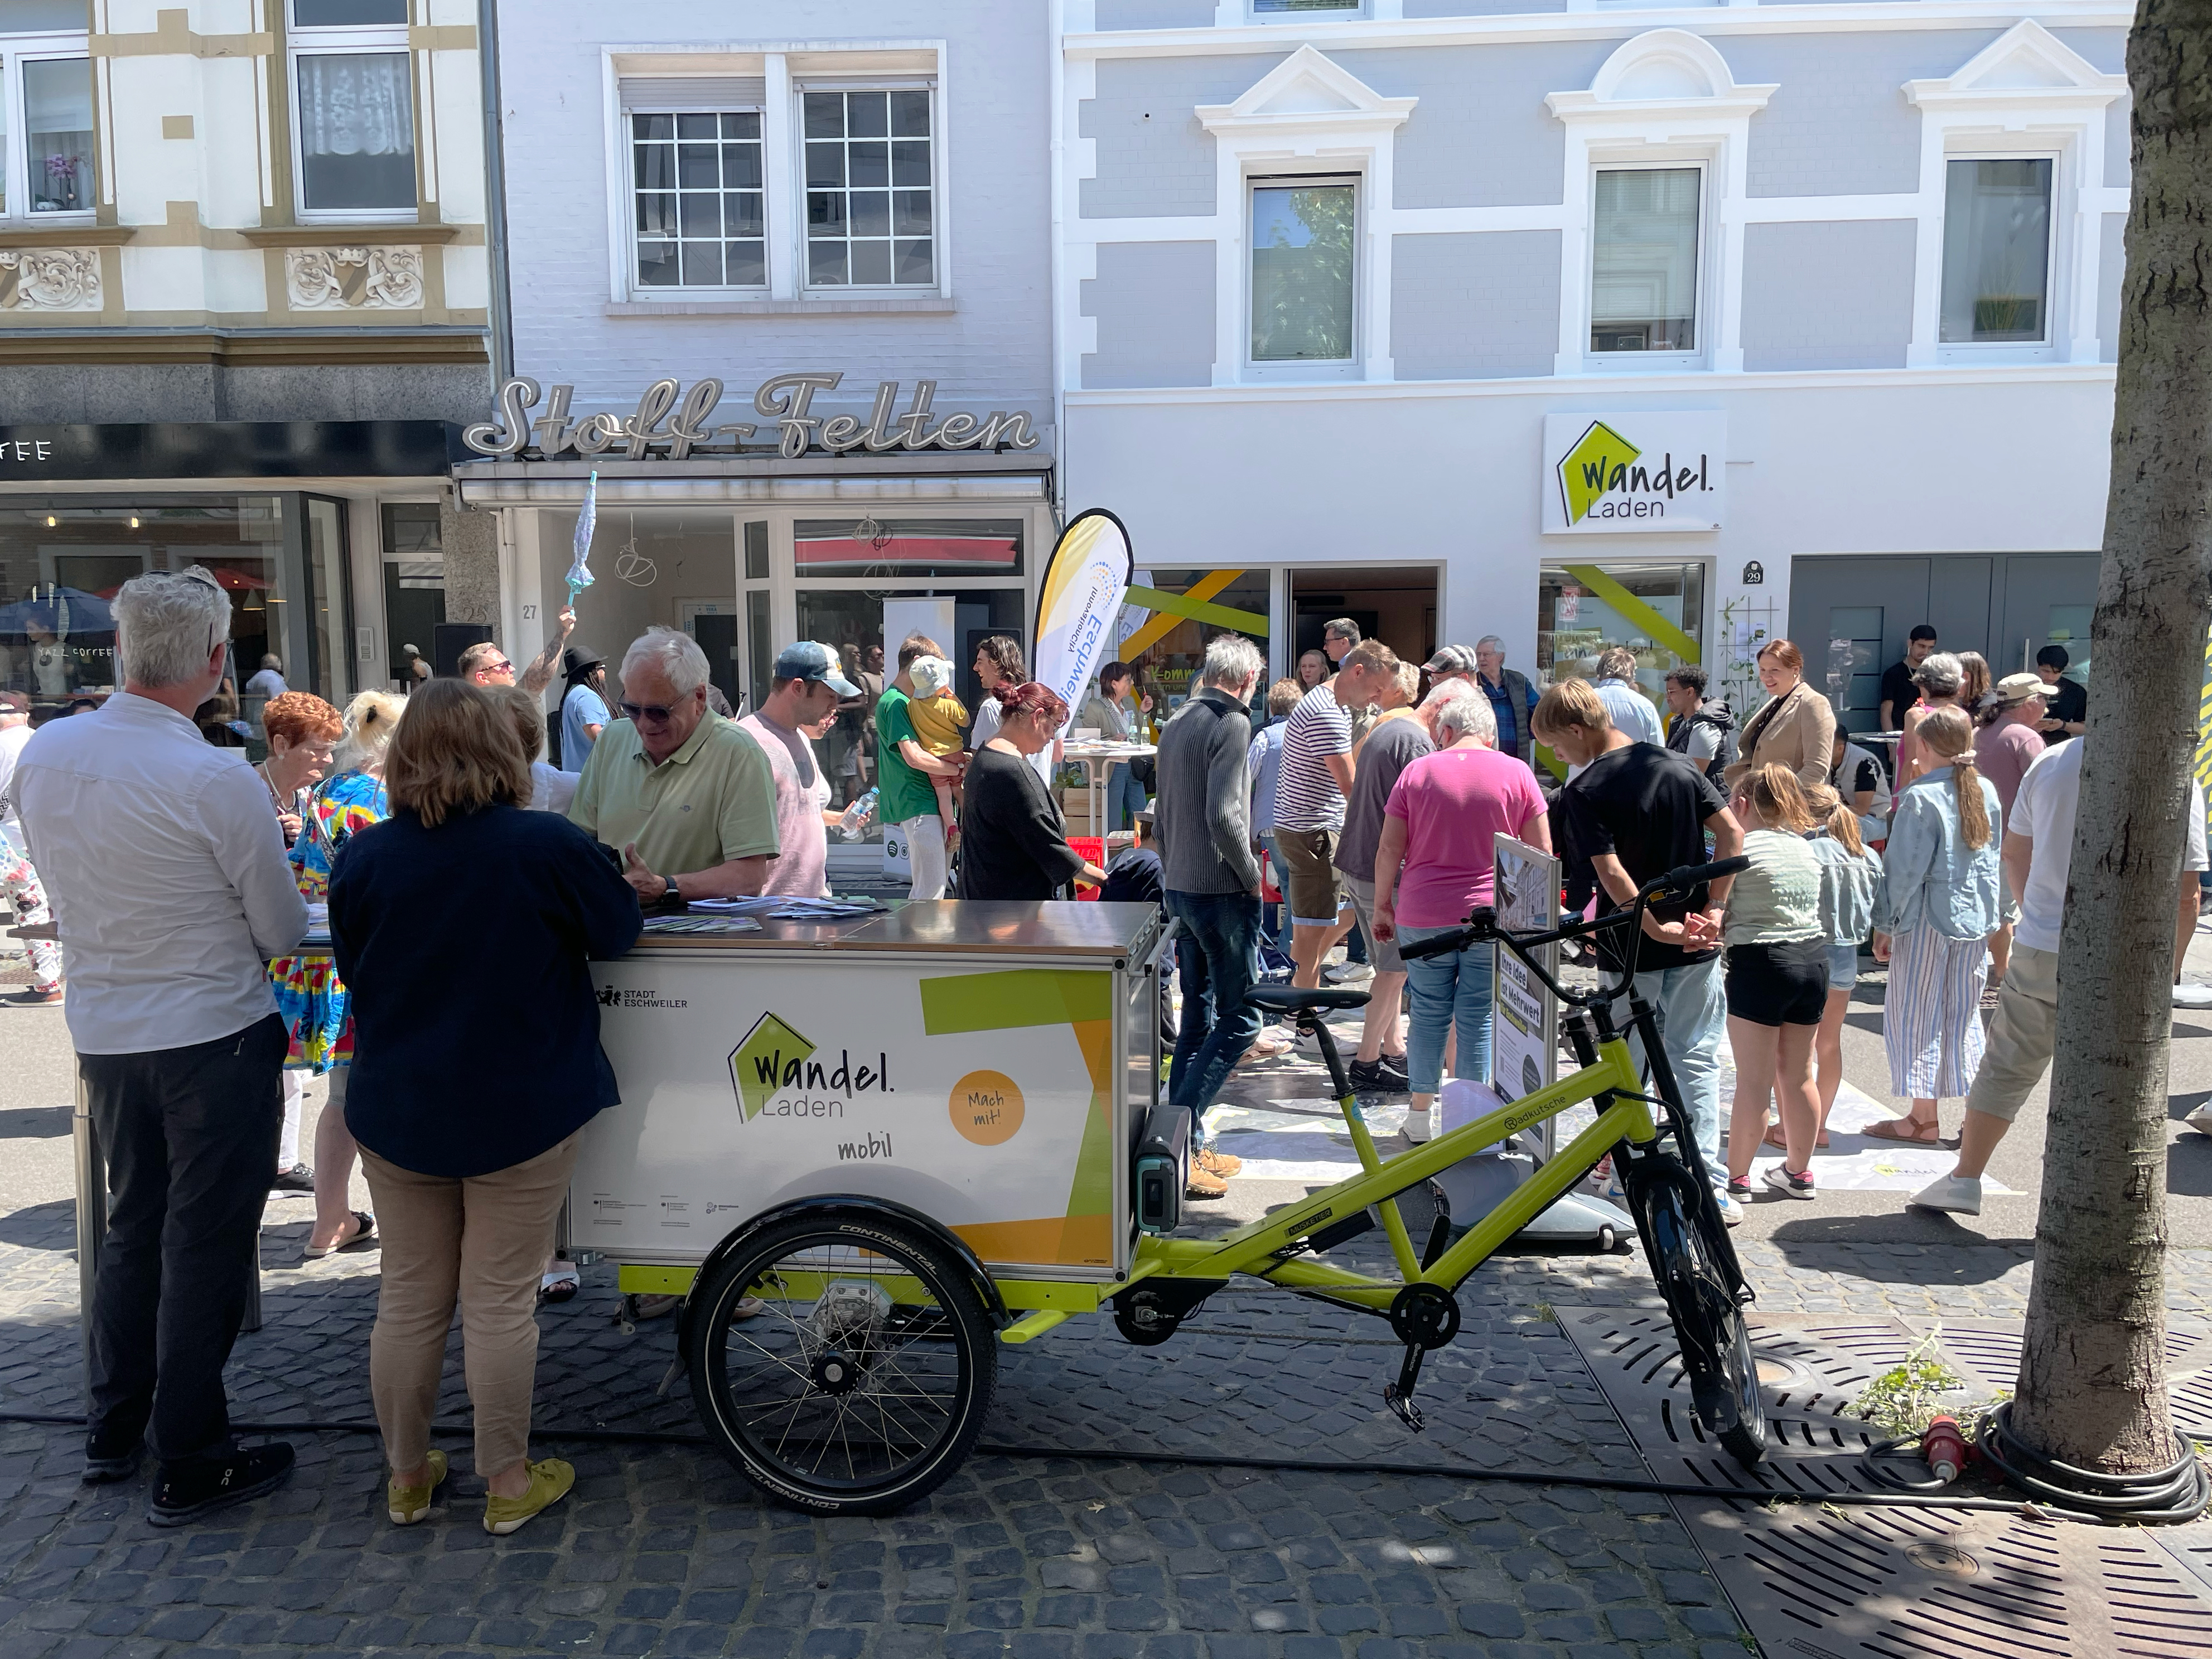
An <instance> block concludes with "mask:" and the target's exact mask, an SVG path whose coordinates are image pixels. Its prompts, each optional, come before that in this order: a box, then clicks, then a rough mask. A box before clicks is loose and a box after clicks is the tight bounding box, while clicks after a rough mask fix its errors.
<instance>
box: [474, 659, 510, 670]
mask: <svg viewBox="0 0 2212 1659" xmlns="http://www.w3.org/2000/svg"><path fill="white" fill-rule="evenodd" d="M481 672H483V673H486V674H512V673H513V672H514V665H513V663H511V662H509V661H508V660H507V659H506V658H504V657H501V659H499V660H498V661H497V662H493V663H486V664H485V665H483V669H482V670H481Z"/></svg>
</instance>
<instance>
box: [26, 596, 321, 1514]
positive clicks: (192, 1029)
mask: <svg viewBox="0 0 2212 1659" xmlns="http://www.w3.org/2000/svg"><path fill="white" fill-rule="evenodd" d="M115 621H116V629H117V654H118V658H119V659H120V662H121V667H122V674H121V678H122V681H123V690H121V691H120V692H118V693H117V694H116V695H115V696H112V697H110V698H109V699H108V700H107V702H106V705H105V706H104V707H102V708H100V709H98V710H96V711H94V713H92V714H83V715H79V716H78V717H77V718H76V719H74V720H55V721H53V722H52V723H51V724H49V725H47V726H45V727H44V728H42V729H41V730H40V732H38V733H37V734H36V735H35V736H34V737H33V738H32V739H31V741H30V743H29V744H27V746H26V747H25V749H24V750H23V754H22V758H21V761H20V762H19V763H18V764H17V766H16V769H15V785H14V791H15V801H16V805H17V807H18V808H19V810H20V811H21V814H22V820H23V829H24V834H25V835H26V836H27V839H28V840H29V842H30V847H31V854H32V857H33V860H34V861H35V862H36V863H37V865H38V866H39V872H40V876H41V877H42V878H44V880H45V882H46V886H47V890H48V892H49V893H50V895H51V896H52V901H53V906H54V910H55V913H56V916H57V919H58V922H59V925H60V933H61V939H62V943H63V945H64V948H65V949H66V950H67V951H68V953H69V962H70V978H69V990H68V1000H67V1002H66V1004H65V1015H66V1018H67V1019H68V1021H69V1028H70V1042H71V1044H72V1045H73V1046H74V1047H75V1048H76V1053H77V1066H78V1070H79V1073H80V1075H81V1076H82V1078H83V1079H84V1085H85V1091H86V1093H87V1095H88V1098H89V1100H90V1103H91V1109H92V1116H93V1121H94V1124H95V1126H96V1127H97V1128H98V1130H99V1133H100V1146H101V1148H102V1150H103V1151H104V1152H105V1153H106V1159H107V1183H108V1190H109V1193H110V1194H112V1204H111V1208H110V1212H109V1216H108V1222H107V1235H106V1242H105V1243H103V1244H102V1246H101V1248H100V1273H99V1279H98V1281H97V1285H96V1288H95V1290H94V1295H93V1305H92V1309H91V1312H90V1317H89V1322H90V1327H91V1341H90V1350H91V1353H90V1364H89V1370H90V1373H91V1388H90V1393H91V1397H92V1409H91V1413H90V1418H89V1420H88V1425H87V1428H86V1435H85V1468H84V1478H85V1480H88V1481H92V1482H102V1481H110V1480H123V1479H125V1478H126V1477H128V1476H129V1475H130V1474H131V1472H132V1471H133V1469H134V1468H136V1467H137V1461H138V1453H139V1447H140V1445H141V1443H142V1442H143V1444H144V1445H145V1447H146V1449H147V1450H148V1451H149V1452H150V1453H151V1454H152V1455H154V1457H155V1459H157V1460H158V1462H159V1464H160V1472H159V1474H157V1475H156V1477H155V1481H154V1490H153V1494H152V1498H151V1501H150V1504H149V1512H148V1518H149V1520H151V1521H152V1522H153V1523H154V1524H155V1526H157V1527H171V1526H181V1525H183V1524H184V1523H185V1522H189V1521H193V1520H197V1518H199V1517H200V1516H204V1515H208V1514H211V1513H213V1512H214V1511H215V1510H219V1509H223V1508H227V1507H228V1506H229V1505H231V1504H237V1503H241V1502H244V1501H246V1499H248V1498H256V1497H258V1496H260V1495H261V1494H262V1493H264V1492H268V1491H270V1490H271V1489H272V1488H274V1487H275V1486H277V1485H278V1484H279V1483H280V1482H282V1481H283V1480H284V1478H285V1477H286V1476H287V1475H288V1474H290V1473H291V1468H292V1449H291V1448H290V1447H289V1446H287V1445H283V1444H273V1445H266V1446H260V1447H256V1448H253V1449H241V1448H240V1447H239V1446H238V1445H237V1444H236V1443H235V1442H234V1440H233V1439H232V1437H231V1431H230V1422H229V1415H228V1409H227V1407H226V1404H225V1401H224V1398H223V1388H222V1368H223V1364H224V1362H225V1360H227V1359H228V1358H229V1355H230V1347H231V1343H232V1342H233V1340H235V1338H236V1336H237V1334H238V1327H239V1322H240V1318H241V1317H242V1316H243V1315H244V1313H245V1308H246V1273H247V1272H248V1271H249V1270H250V1268H249V1264H250V1263H251V1262H252V1259H253V1255H252V1252H253V1239H254V1232H255V1229H256V1228H257V1227H258V1225H259V1222H260V1218H261V1207H262V1204H263V1201H264V1199H265V1197H266V1196H267V1194H268V1191H269V1183H270V1179H271V1178H272V1177H273V1176H274V1175H275V1173H276V1139H277V1131H278V1128H279V1126H280V1125H281V1123H282V1121H283V1112H284V1097H283V1085H282V1083H281V1081H280V1077H281V1073H282V1068H283V1063H284V1052H285V1048H286V1032H285V1029H284V1024H283V1020H282V1019H280V1018H278V1016H277V1013H276V999H275V997H274V996H273V995H272V994H271V993H270V988H269V976H268V974H267V972H266V969H265V963H266V961H267V959H268V958H269V957H273V956H279V955H283V954H284V953H286V952H288V951H291V950H292V949H293V948H294V947H295V946H296V945H298V944H299V943H300V940H301V938H302V937H304V936H305V934H306V933H307V905H306V903H305V902H303V901H302V900H301V897H300V891H299V889H298V888H297V887H296V886H295V884H294V883H293V878H292V872H291V868H290V866H289V865H288V864H287V863H286V862H285V858H284V836H283V830H282V829H279V828H278V827H277V823H276V814H275V813H273V812H271V811H270V810H269V792H268V791H267V789H265V788H264V787H263V785H262V783H261V781H260V779H259V778H258V777H257V776H255V775H254V773H253V771H252V769H251V768H250V767H248V766H247V765H246V757H245V755H244V753H243V751H241V750H236V749H218V748H216V747H215V746H214V745H213V744H210V743H209V742H207V741H206V739H204V738H202V737H201V736H200V733H199V730H198V728H197V727H196V726H194V725H193V724H192V720H191V713H192V710H193V709H194V708H197V707H198V706H199V705H200V704H201V703H202V702H205V701H206V700H207V698H208V697H209V696H211V695H212V694H213V693H214V691H215V688H216V684H217V683H218V682H219V681H220V680H221V678H222V671H223V658H224V653H225V649H226V644H225V642H226V641H228V638H229V635H230V599H229V596H228V595H227V594H226V593H224V592H223V591H222V587H221V586H218V585H217V584H216V580H215V579H214V577H212V576H210V575H209V574H208V573H207V572H205V571H204V570H201V569H199V568H197V567H194V568H192V569H190V570H185V571H156V572H151V573H149V574H146V575H143V576H137V577H134V578H132V579H131V580H130V581H128V582H125V584H124V585H123V589H122V592H119V593H118V595H117V596H116V599H115Z"/></svg>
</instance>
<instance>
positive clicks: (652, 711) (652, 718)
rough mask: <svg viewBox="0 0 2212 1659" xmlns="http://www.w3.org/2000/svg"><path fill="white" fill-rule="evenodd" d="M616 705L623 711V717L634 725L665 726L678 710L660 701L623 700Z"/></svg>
mask: <svg viewBox="0 0 2212 1659" xmlns="http://www.w3.org/2000/svg"><path fill="white" fill-rule="evenodd" d="M615 706H616V707H617V708H620V709H621V710H622V711H623V719H624V720H628V721H629V723H630V724H631V725H633V726H665V725H667V724H668V721H669V718H670V716H671V715H672V714H675V712H676V710H675V709H673V708H669V707H668V706H667V705H666V704H665V703H658V702H623V703H617V704H616V705H615ZM679 706H680V705H679Z"/></svg>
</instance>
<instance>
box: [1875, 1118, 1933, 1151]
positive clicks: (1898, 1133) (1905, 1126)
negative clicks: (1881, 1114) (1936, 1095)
mask: <svg viewBox="0 0 2212 1659" xmlns="http://www.w3.org/2000/svg"><path fill="white" fill-rule="evenodd" d="M1923 1129H1924V1130H1926V1131H1927V1133H1925V1134H1923V1133H1919V1132H1920V1131H1921V1130H1923ZM1859 1133H1861V1134H1863V1135H1864V1136H1865V1137H1866V1138H1867V1139H1869V1140H1901V1141H1903V1142H1904V1143H1905V1145H1906V1146H1942V1144H1943V1126H1942V1124H1941V1123H1940V1122H1939V1123H1916V1122H1914V1121H1912V1120H1911V1118H1909V1117H1899V1118H1888V1119H1886V1120H1884V1121H1881V1122H1880V1123H1869V1124H1868V1125H1867V1126H1866V1127H1865V1128H1863V1129H1862V1130H1860V1131H1859Z"/></svg>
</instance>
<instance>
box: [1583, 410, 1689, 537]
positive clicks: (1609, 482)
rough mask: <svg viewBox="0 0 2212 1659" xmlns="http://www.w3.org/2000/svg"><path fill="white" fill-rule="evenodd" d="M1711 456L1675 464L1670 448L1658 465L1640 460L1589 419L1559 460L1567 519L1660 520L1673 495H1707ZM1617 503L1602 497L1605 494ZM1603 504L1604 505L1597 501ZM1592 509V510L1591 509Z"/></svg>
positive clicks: (1635, 449)
mask: <svg viewBox="0 0 2212 1659" xmlns="http://www.w3.org/2000/svg"><path fill="white" fill-rule="evenodd" d="M1709 470H1710V469H1709V458H1708V457H1706V456H1705V455H1699V457H1698V464H1697V465H1695V466H1691V465H1687V461H1686V458H1685V464H1684V465H1681V466H1680V467H1677V466H1676V465H1674V454H1673V453H1672V452H1671V451H1670V452H1669V453H1667V454H1665V455H1662V456H1661V457H1660V458H1659V464H1658V465H1656V466H1654V465H1650V464H1649V463H1647V462H1644V452H1643V451H1642V450H1641V449H1639V448H1638V447H1637V446H1636V445H1635V444H1633V443H1632V442H1630V441H1629V440H1628V439H1626V438H1625V437H1623V436H1622V435H1620V433H1619V432H1616V431H1615V430H1614V429H1613V428H1611V427H1609V426H1607V424H1606V423H1605V422H1603V421H1592V422H1590V423H1589V430H1588V431H1587V432H1585V433H1583V435H1582V436H1581V437H1580V438H1578V439H1577V440H1576V441H1575V444H1574V447H1572V448H1571V449H1569V450H1568V451H1567V453H1565V455H1563V456H1561V457H1560V458H1559V504H1560V505H1561V506H1562V507H1565V509H1566V514H1567V522H1568V524H1570V525H1577V524H1580V523H1581V522H1582V521H1583V520H1584V519H1585V518H1589V517H1591V516H1595V517H1597V518H1601V519H1658V518H1664V517H1665V516H1666V514H1667V502H1668V501H1671V500H1673V499H1674V497H1676V496H1677V495H1692V494H1698V493H1705V494H1710V493H1711V489H1712V485H1711V482H1710V479H1709ZM1608 495H1620V496H1621V497H1623V499H1622V500H1620V501H1606V500H1605V498H1606V497H1607V496H1608ZM1601 502H1603V505H1602V506H1600V503H1601ZM1594 510H1595V511H1594Z"/></svg>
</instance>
